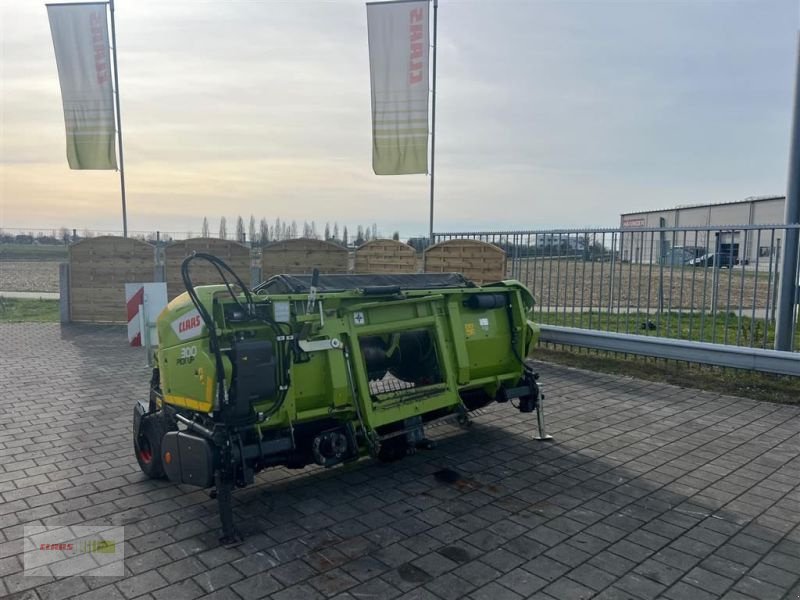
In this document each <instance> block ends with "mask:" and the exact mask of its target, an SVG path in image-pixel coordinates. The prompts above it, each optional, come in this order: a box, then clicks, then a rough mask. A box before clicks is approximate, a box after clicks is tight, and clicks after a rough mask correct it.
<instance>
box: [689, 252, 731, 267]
mask: <svg viewBox="0 0 800 600" xmlns="http://www.w3.org/2000/svg"><path fill="white" fill-rule="evenodd" d="M736 263H737V260H736V257H734V256H733V254H729V253H727V252H708V253H707V254H703V255H702V256H698V257H697V258H694V259H692V260H690V261H689V262H688V263H687V264H690V265H692V266H693V267H719V268H720V269H724V268H728V269H730V268H731V267H733V266H734V265H735V264H736Z"/></svg>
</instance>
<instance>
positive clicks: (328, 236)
mask: <svg viewBox="0 0 800 600" xmlns="http://www.w3.org/2000/svg"><path fill="white" fill-rule="evenodd" d="M330 239H331V224H330V222H328V223H325V241H326V242H329V241H330Z"/></svg>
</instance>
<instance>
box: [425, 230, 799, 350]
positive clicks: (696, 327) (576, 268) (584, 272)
mask: <svg viewBox="0 0 800 600" xmlns="http://www.w3.org/2000/svg"><path fill="white" fill-rule="evenodd" d="M798 228H800V226H799V225H766V226H755V225H747V226H713V227H694V228H692V227H674V228H623V229H590V230H542V231H484V232H454V233H438V234H435V236H434V240H435V241H436V242H441V241H445V240H448V239H465V238H466V239H475V240H480V241H484V242H488V243H491V244H495V245H497V246H499V247H500V248H502V249H503V250H505V252H506V257H507V263H506V272H507V276H508V277H510V278H513V279H518V280H519V281H521V282H523V283H525V284H526V285H527V286H528V287H529V288H530V290H531V291H532V292H533V294H534V296H535V297H536V301H537V305H536V307H535V309H534V310H535V313H534V319H535V320H536V321H538V322H539V323H542V324H548V325H561V326H566V327H576V328H584V329H598V330H603V331H610V332H616V333H636V334H642V335H653V336H659V337H668V338H675V339H684V340H693V341H703V342H712V343H720V344H731V345H737V346H748V347H752V348H772V347H773V344H774V338H775V317H776V311H777V300H778V289H779V276H778V275H779V273H780V265H781V261H782V260H792V261H795V264H798V263H800V256H788V257H784V256H782V251H781V249H782V242H783V240H784V239H785V236H786V232H787V231H788V230H792V229H798ZM794 310H795V313H794V318H793V319H792V321H791V323H792V328H793V329H792V343H793V345H792V349H793V350H795V351H797V350H800V339H799V338H800V336H799V335H798V323H797V305H796V304H795V307H794Z"/></svg>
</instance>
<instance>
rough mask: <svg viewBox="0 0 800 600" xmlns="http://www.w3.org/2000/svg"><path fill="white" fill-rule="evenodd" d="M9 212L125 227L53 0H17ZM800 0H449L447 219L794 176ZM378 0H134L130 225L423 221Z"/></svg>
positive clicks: (0, 61)
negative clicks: (400, 147)
mask: <svg viewBox="0 0 800 600" xmlns="http://www.w3.org/2000/svg"><path fill="white" fill-rule="evenodd" d="M0 7H2V14H0V35H2V54H0V85H1V86H2V89H0V123H1V124H2V130H1V131H0V227H30V228H50V227H59V226H61V225H66V226H68V227H70V228H72V227H75V228H78V229H83V228H87V227H88V228H98V229H121V217H120V207H119V204H120V201H119V182H118V178H117V176H116V174H115V173H113V172H107V171H70V170H69V169H68V167H67V162H66V157H65V143H64V122H63V115H62V112H61V100H60V91H59V86H58V79H57V73H56V66H55V59H54V56H53V48H52V42H51V38H50V31H49V26H48V21H47V15H46V10H45V7H44V3H43V2H41V1H38V0H37V1H33V0H0ZM797 26H798V13H797V2H796V0H752V1H749V0H747V1H746V0H742V1H738V0H716V1H704V0H685V1H681V0H661V1H656V0H627V1H605V0H591V1H583V2H575V1H569V0H552V1H539V0H517V1H507V0H502V1H501V0H494V1H490V0H482V1H476V0H469V1H465V0H440V7H439V49H438V60H439V62H438V73H439V77H438V84H437V86H438V102H437V137H436V149H437V155H436V165H437V170H436V171H437V172H436V183H437V190H436V191H437V205H436V229H437V230H440V231H446V230H463V229H465V228H466V229H473V230H474V229H487V228H544V227H557V226H558V227H560V226H569V227H572V226H608V225H614V224H615V223H618V222H619V214H620V213H621V212H625V211H632V210H638V209H648V208H661V207H665V206H674V205H677V204H687V203H698V202H706V201H712V202H720V201H729V200H737V199H741V198H744V197H745V196H750V195H762V194H776V193H778V194H782V193H784V190H785V187H786V168H787V154H788V145H789V127H790V121H791V104H792V89H793V78H794V61H795V47H796V46H795V45H796V35H797V33H796V30H797ZM366 37H367V33H366V10H365V7H364V4H363V2H351V1H349V0H332V1H327V2H321V1H306V0H294V1H283V2H273V1H267V0H247V1H228V0H226V1H224V2H222V1H215V2H208V1H203V0H193V1H187V0H173V1H170V2H165V1H163V0H161V1H159V0H135V1H134V0H117V38H118V44H119V66H120V88H121V100H122V117H123V133H124V138H125V163H126V180H127V184H128V185H127V188H128V215H129V228H130V229H132V230H151V229H161V230H166V231H170V230H172V231H187V230H193V231H194V232H198V231H199V229H200V223H201V221H202V218H203V216H208V217H209V220H210V221H211V223H212V227H215V224H216V222H217V221H218V219H219V217H220V216H222V215H225V216H226V217H227V218H228V220H229V221H230V219H232V218H235V216H236V215H238V214H241V215H243V216H245V218H247V217H249V215H250V214H254V215H255V216H256V218H257V219H258V218H261V217H262V216H263V217H267V218H268V219H269V220H270V221H272V220H274V218H275V217H280V218H281V219H288V220H292V219H296V220H298V221H299V222H301V223H302V221H304V220H309V221H310V220H312V219H314V220H315V221H316V222H317V223H318V224H320V223H324V222H326V221H331V222H332V221H334V220H337V221H339V223H347V224H351V225H352V224H355V223H360V224H370V223H372V222H377V223H378V225H379V229H380V230H381V231H383V232H384V233H390V232H391V231H393V230H395V229H398V230H400V231H401V232H402V233H403V235H414V234H419V233H424V232H426V231H427V218H428V180H427V178H426V177H425V176H421V175H406V176H397V177H378V176H375V175H374V174H373V173H372V171H371V158H370V152H371V145H370V144H371V142H370V131H371V125H370V92H369V72H368V56H367V42H366Z"/></svg>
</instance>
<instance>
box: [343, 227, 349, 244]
mask: <svg viewBox="0 0 800 600" xmlns="http://www.w3.org/2000/svg"><path fill="white" fill-rule="evenodd" d="M348 241H349V240H348V239H347V225H345V226H344V229H343V230H342V244H343V245H344V247H345V248H347V243H348Z"/></svg>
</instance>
